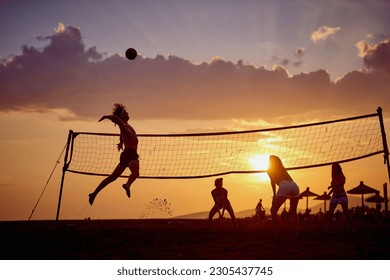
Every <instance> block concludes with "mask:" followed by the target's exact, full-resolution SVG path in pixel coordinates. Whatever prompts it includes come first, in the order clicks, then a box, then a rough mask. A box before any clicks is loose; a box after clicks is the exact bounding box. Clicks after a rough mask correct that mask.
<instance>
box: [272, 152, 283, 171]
mask: <svg viewBox="0 0 390 280" xmlns="http://www.w3.org/2000/svg"><path fill="white" fill-rule="evenodd" d="M282 168H284V166H283V163H282V161H281V160H280V158H279V157H277V156H274V155H270V156H269V164H268V170H279V169H282Z"/></svg>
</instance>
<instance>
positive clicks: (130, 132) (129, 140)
mask: <svg viewBox="0 0 390 280" xmlns="http://www.w3.org/2000/svg"><path fill="white" fill-rule="evenodd" d="M104 119H109V120H111V121H112V122H113V123H114V124H117V125H118V126H119V129H120V141H119V144H118V145H117V148H118V151H121V150H122V149H123V146H124V149H123V152H122V153H121V155H120V160H119V163H118V165H117V166H116V168H115V169H114V171H113V172H112V173H111V175H109V176H108V177H107V178H105V179H104V180H103V181H102V182H101V183H100V184H99V185H98V186H97V187H96V189H95V191H94V192H92V193H90V194H89V204H91V205H92V204H93V202H94V200H95V198H96V196H97V194H98V193H99V192H100V191H101V190H102V189H104V188H105V187H106V186H107V185H108V184H110V183H112V182H113V181H115V180H116V179H118V177H119V176H120V175H122V173H123V171H125V169H126V168H127V167H128V168H129V169H130V172H131V174H130V175H129V178H128V180H127V182H126V184H123V185H122V187H123V189H124V190H125V191H126V195H127V196H128V197H129V198H130V196H131V194H130V187H131V184H132V183H133V182H134V181H135V180H136V179H137V178H138V177H139V160H138V157H139V156H138V153H137V148H138V137H137V133H136V132H135V130H134V128H133V127H132V126H131V125H130V124H128V121H129V119H130V118H129V114H128V113H127V111H126V108H125V106H123V105H122V104H119V103H116V104H114V109H113V113H112V115H105V116H103V117H101V118H100V120H99V122H101V121H102V120H104Z"/></svg>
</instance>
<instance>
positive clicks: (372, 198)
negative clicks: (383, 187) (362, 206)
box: [365, 192, 385, 203]
mask: <svg viewBox="0 0 390 280" xmlns="http://www.w3.org/2000/svg"><path fill="white" fill-rule="evenodd" d="M365 201H366V202H373V203H383V202H385V198H384V197H383V196H381V195H380V194H379V192H378V193H376V194H374V195H373V196H370V197H369V198H366V199H365Z"/></svg>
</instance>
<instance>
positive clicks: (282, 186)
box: [276, 180, 299, 197]
mask: <svg viewBox="0 0 390 280" xmlns="http://www.w3.org/2000/svg"><path fill="white" fill-rule="evenodd" d="M276 196H286V197H298V196H299V188H298V186H297V184H296V183H295V182H294V181H287V180H283V181H280V183H279V189H278V191H277V193H276Z"/></svg>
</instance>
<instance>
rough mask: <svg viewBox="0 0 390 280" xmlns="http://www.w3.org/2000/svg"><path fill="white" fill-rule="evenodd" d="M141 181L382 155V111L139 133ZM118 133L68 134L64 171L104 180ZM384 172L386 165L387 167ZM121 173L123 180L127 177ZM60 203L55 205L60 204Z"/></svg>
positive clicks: (115, 155) (384, 146)
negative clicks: (260, 161)
mask: <svg viewBox="0 0 390 280" xmlns="http://www.w3.org/2000/svg"><path fill="white" fill-rule="evenodd" d="M138 138H139V144H138V154H139V155H140V178H151V179H188V178H204V177H212V176H220V175H226V174H232V173H235V174H239V173H261V172H266V170H265V169H261V168H260V169H259V167H256V164H253V160H254V159H255V158H256V157H259V156H269V155H277V156H279V157H280V158H281V159H282V161H283V163H284V165H285V167H286V168H287V169H289V170H293V169H304V168H311V167H319V166H325V165H329V164H332V163H333V162H339V163H343V162H348V161H353V160H358V159H362V158H366V157H370V156H373V155H377V154H381V153H383V154H384V157H385V163H387V165H388V166H389V163H388V154H389V152H388V149H387V141H386V135H385V131H384V125H383V117H382V109H381V108H380V107H379V108H378V110H377V113H374V114H368V115H361V116H356V117H351V118H344V119H338V120H331V121H325V122H317V123H311V124H303V125H295V126H287V127H278V128H267V129H258V130H249V131H230V132H215V133H193V134H140V135H138ZM118 142H119V134H108V133H92V132H74V131H72V130H70V131H69V136H68V145H67V150H66V154H65V161H64V168H63V178H62V182H61V191H60V199H61V193H62V185H63V179H64V173H65V172H66V171H69V172H73V173H79V174H86V175H97V176H108V175H109V174H111V173H112V171H113V170H114V168H115V167H116V165H117V164H118V162H119V155H120V153H119V152H118V151H117V149H116V144H117V143H118ZM388 171H389V167H388ZM128 175H129V171H128V170H126V171H125V172H124V173H123V174H122V177H127V176H128ZM59 205H60V203H59Z"/></svg>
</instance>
